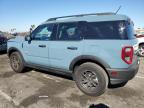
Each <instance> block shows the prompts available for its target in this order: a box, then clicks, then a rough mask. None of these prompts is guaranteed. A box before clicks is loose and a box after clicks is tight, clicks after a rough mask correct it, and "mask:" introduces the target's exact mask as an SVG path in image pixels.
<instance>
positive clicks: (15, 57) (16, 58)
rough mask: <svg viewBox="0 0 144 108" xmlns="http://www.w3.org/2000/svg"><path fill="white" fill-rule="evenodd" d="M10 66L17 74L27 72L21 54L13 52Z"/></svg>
mask: <svg viewBox="0 0 144 108" xmlns="http://www.w3.org/2000/svg"><path fill="white" fill-rule="evenodd" d="M10 65H11V68H12V69H13V70H14V71H15V72H17V73H22V72H24V70H25V66H24V60H23V57H22V56H21V54H20V53H19V52H13V53H12V54H11V55H10Z"/></svg>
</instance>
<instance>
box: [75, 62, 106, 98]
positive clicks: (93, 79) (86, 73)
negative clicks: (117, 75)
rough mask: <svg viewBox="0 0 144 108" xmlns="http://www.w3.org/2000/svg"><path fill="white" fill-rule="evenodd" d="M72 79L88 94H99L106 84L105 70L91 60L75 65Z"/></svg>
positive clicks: (102, 91)
mask: <svg viewBox="0 0 144 108" xmlns="http://www.w3.org/2000/svg"><path fill="white" fill-rule="evenodd" d="M74 79H75V82H76V84H77V86H78V88H79V89H80V90H81V91H82V92H84V93H85V94H87V95H90V96H100V95H101V94H103V93H104V92H105V90H106V88H107V86H108V76H107V74H106V72H105V70H104V69H103V68H102V67H101V66H99V65H97V64H95V63H91V62H87V63H84V64H82V65H80V66H79V67H77V68H76V69H75V72H74Z"/></svg>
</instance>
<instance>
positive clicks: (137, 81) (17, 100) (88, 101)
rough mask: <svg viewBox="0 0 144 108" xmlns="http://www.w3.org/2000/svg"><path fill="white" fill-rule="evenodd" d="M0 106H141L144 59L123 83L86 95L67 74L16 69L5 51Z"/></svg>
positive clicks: (0, 70) (0, 61) (0, 74)
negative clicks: (121, 85)
mask: <svg viewBox="0 0 144 108" xmlns="http://www.w3.org/2000/svg"><path fill="white" fill-rule="evenodd" d="M0 108H144V59H143V58H141V64H140V69H139V72H138V74H137V75H136V77H135V78H134V79H132V80H131V81H129V82H128V84H127V85H126V86H125V87H122V88H115V89H108V90H107V91H106V92H105V93H104V94H103V95H102V96H100V97H89V96H87V95H85V94H83V93H82V92H81V91H80V90H79V89H78V88H77V87H76V85H75V82H74V81H73V80H72V79H71V78H69V77H66V76H62V75H55V74H51V73H50V72H43V71H38V70H32V71H30V72H27V73H21V74H18V73H15V72H13V71H12V69H11V68H10V65H9V60H8V57H7V55H6V54H0Z"/></svg>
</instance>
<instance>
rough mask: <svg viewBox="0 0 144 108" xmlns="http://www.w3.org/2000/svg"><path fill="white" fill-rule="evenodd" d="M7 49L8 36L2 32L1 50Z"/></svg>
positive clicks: (0, 36)
mask: <svg viewBox="0 0 144 108" xmlns="http://www.w3.org/2000/svg"><path fill="white" fill-rule="evenodd" d="M6 50H7V38H6V37H4V36H3V34H2V33H0V52H1V51H6Z"/></svg>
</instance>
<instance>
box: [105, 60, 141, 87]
mask: <svg viewBox="0 0 144 108" xmlns="http://www.w3.org/2000/svg"><path fill="white" fill-rule="evenodd" d="M138 69H139V60H137V61H136V62H135V63H134V64H132V65H131V66H130V67H129V68H126V69H107V72H108V74H109V78H110V84H111V85H115V84H120V83H123V82H127V81H128V80H131V79H132V78H133V77H134V76H135V75H136V74H137V72H138Z"/></svg>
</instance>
